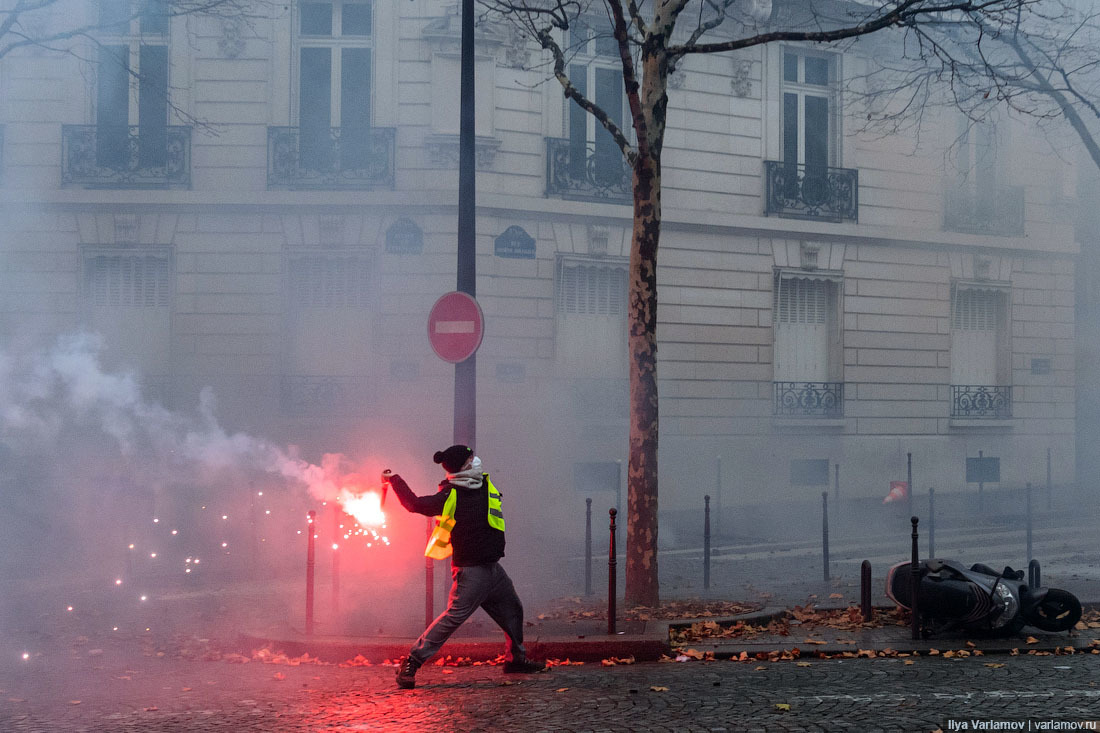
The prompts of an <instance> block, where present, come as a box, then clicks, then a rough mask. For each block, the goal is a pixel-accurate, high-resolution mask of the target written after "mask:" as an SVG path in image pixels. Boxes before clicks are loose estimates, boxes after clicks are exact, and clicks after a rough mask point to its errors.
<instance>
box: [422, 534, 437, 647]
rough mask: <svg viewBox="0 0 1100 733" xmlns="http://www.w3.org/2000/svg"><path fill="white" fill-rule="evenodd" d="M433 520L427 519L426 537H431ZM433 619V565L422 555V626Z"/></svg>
mask: <svg viewBox="0 0 1100 733" xmlns="http://www.w3.org/2000/svg"><path fill="white" fill-rule="evenodd" d="M434 530H435V522H434V521H433V520H432V519H430V518H429V519H428V539H429V540H430V539H431V538H432V532H433V531H434ZM434 620H435V566H434V565H432V559H431V558H430V557H427V556H425V557H424V628H428V627H429V626H431V625H432V621H434Z"/></svg>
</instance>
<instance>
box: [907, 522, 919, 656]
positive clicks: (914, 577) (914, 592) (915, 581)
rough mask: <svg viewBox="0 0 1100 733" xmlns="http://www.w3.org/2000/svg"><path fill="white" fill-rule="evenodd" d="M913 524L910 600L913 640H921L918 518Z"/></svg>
mask: <svg viewBox="0 0 1100 733" xmlns="http://www.w3.org/2000/svg"><path fill="white" fill-rule="evenodd" d="M909 521H910V522H912V523H913V557H912V559H911V561H910V564H909V598H910V599H911V601H912V604H913V638H914V639H919V638H920V551H919V550H918V549H917V537H918V535H917V523H918V522H919V521H920V520H919V519H918V518H917V517H911V518H910V519H909Z"/></svg>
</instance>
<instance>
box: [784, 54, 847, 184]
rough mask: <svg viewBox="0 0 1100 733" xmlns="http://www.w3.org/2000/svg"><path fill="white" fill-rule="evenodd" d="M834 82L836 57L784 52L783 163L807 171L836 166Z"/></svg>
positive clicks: (835, 77) (835, 79) (835, 78)
mask: <svg viewBox="0 0 1100 733" xmlns="http://www.w3.org/2000/svg"><path fill="white" fill-rule="evenodd" d="M836 81H837V73H836V58H835V56H832V55H823V54H818V53H812V52H809V51H805V50H803V49H795V48H787V49H784V50H783V85H782V95H783V96H782V98H783V111H782V120H783V122H782V135H781V139H782V154H783V162H784V163H786V164H788V165H804V166H806V167H807V168H814V167H816V168H824V167H826V166H830V165H835V164H836V161H837V159H838V156H837V154H836V153H837V150H836V143H835V142H834V140H835V129H834V127H835V122H834V120H835V119H836V117H837V114H836V112H837V110H836V109H835V108H836V101H835V94H834V92H833V90H834V89H835V88H836Z"/></svg>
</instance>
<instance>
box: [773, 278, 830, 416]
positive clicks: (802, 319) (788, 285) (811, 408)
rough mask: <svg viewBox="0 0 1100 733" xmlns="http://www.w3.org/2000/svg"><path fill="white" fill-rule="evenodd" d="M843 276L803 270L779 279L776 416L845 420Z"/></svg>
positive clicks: (775, 315)
mask: <svg viewBox="0 0 1100 733" xmlns="http://www.w3.org/2000/svg"><path fill="white" fill-rule="evenodd" d="M841 284H842V281H841V279H840V276H839V275H832V274H816V273H809V272H801V271H791V272H783V271H781V272H778V273H776V276H775V285H774V287H775V292H774V296H773V307H774V310H773V313H774V318H773V320H774V328H775V343H774V349H773V374H774V377H773V381H774V388H775V401H774V413H775V414H776V415H780V416H786V417H799V416H810V417H840V416H842V415H843V414H844V385H843V381H842V379H841V377H840V369H841V343H840V318H839V313H838V307H839V300H840V298H839V294H840V289H841Z"/></svg>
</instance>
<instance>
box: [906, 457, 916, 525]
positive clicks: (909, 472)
mask: <svg viewBox="0 0 1100 733" xmlns="http://www.w3.org/2000/svg"><path fill="white" fill-rule="evenodd" d="M913 493H914V492H913V454H912V453H906V454H905V494H906V496H907V497H908V499H909V513H910V514H912V513H913Z"/></svg>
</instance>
